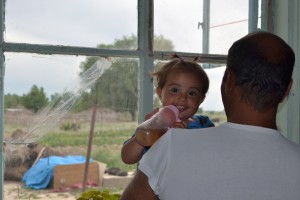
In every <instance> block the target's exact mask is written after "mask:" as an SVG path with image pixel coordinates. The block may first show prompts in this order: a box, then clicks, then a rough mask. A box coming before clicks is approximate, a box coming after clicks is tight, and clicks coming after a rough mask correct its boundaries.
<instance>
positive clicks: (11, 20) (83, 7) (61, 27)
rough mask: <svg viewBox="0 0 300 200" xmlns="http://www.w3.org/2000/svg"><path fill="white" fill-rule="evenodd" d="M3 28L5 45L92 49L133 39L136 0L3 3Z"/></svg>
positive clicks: (11, 0) (12, 1) (13, 1)
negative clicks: (21, 44)
mask: <svg viewBox="0 0 300 200" xmlns="http://www.w3.org/2000/svg"><path fill="white" fill-rule="evenodd" d="M5 28H6V33H5V40H6V41H8V42H20V43H33V44H56V45H70V46H85V47H96V46H97V45H99V44H107V43H112V42H114V40H115V39H122V38H123V37H131V36H132V35H134V36H135V37H136V34H137V1H128V2H127V1H126V3H125V2H124V1H123V0H110V1H106V0H100V1H94V0H85V1H80V0H76V1H74V0H43V1H40V0H26V1H18V0H7V1H6V13H5ZM107 48H109V47H107ZM119 48H122V46H120V47H119ZM124 48H128V47H127V46H126V47H124ZM130 48H133V49H136V46H134V47H130Z"/></svg>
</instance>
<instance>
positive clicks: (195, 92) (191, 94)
mask: <svg viewBox="0 0 300 200" xmlns="http://www.w3.org/2000/svg"><path fill="white" fill-rule="evenodd" d="M199 93H200V92H199V91H189V93H188V94H189V96H198V95H199Z"/></svg>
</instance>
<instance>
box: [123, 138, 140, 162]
mask: <svg viewBox="0 0 300 200" xmlns="http://www.w3.org/2000/svg"><path fill="white" fill-rule="evenodd" d="M144 148H145V147H144V146H142V145H140V144H139V143H138V142H137V141H136V140H135V136H133V137H132V138H130V139H129V140H128V141H127V142H126V143H124V145H123V147H122V150H121V157H122V160H123V162H124V163H126V164H134V163H137V162H138V161H139V160H140V159H141V158H142V156H143V151H144Z"/></svg>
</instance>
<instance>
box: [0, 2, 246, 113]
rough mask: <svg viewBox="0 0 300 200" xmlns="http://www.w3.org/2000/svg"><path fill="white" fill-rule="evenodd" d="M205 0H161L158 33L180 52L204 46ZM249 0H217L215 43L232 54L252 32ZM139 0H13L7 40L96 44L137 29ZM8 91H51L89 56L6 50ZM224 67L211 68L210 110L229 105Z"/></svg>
mask: <svg viewBox="0 0 300 200" xmlns="http://www.w3.org/2000/svg"><path fill="white" fill-rule="evenodd" d="M202 3H203V2H202V0H186V1H182V0H155V1H154V34H156V35H163V36H164V37H165V38H167V39H170V40H171V41H172V42H173V44H174V45H175V50H176V51H180V52H193V53H201V52H202V28H201V26H199V22H202V20H203V19H202V18H203V16H202ZM247 9H248V0H239V1H236V0H227V1H223V0H211V9H210V15H211V20H210V27H211V29H210V49H209V52H210V53H213V54H227V50H228V48H229V47H230V45H231V44H232V43H233V42H234V41H235V40H236V39H239V38H240V37H242V36H244V35H245V34H246V33H247V21H245V20H247V17H248V16H247V15H248V14H247ZM136 10H137V1H135V0H128V1H126V3H125V1H124V0H110V1H107V0H85V1H82V0H43V1H40V0H26V1H19V0H7V1H6V13H5V27H6V28H5V35H4V38H5V41H7V42H18V43H33V44H52V45H67V46H84V47H95V46H97V45H98V44H111V43H113V42H114V40H115V39H121V38H122V37H124V36H130V35H132V34H135V35H136V33H137V11H136ZM5 59H6V60H5V66H6V67H5V78H4V92H5V94H7V93H11V94H18V95H22V94H26V93H28V92H29V91H30V89H31V87H32V86H33V85H34V84H35V85H37V86H38V87H43V88H44V90H45V92H46V93H47V94H48V95H50V94H54V93H61V92H62V91H63V89H64V87H66V86H67V85H68V83H70V82H72V80H74V79H76V78H77V77H78V73H79V71H80V69H79V66H80V63H81V62H83V61H84V60H85V59H86V57H84V56H62V55H38V54H25V53H9V52H8V53H5ZM223 72H224V67H221V68H217V69H208V70H207V73H208V76H209V78H210V83H211V84H210V90H209V92H208V94H207V97H206V100H205V101H204V103H203V104H202V106H201V107H203V109H204V110H216V111H220V110H223V105H222V102H221V97H220V83H221V78H222V76H223Z"/></svg>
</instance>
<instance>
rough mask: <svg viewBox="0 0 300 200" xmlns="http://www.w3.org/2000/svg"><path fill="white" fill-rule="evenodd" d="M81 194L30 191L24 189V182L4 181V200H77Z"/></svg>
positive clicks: (75, 192) (71, 191)
mask: <svg viewBox="0 0 300 200" xmlns="http://www.w3.org/2000/svg"><path fill="white" fill-rule="evenodd" d="M80 194H81V191H80V190H70V191H66V192H57V191H54V190H30V189H26V188H25V187H24V184H23V183H22V182H18V181H4V187H3V199H4V200H25V199H26V200H29V199H30V200H34V199H43V200H48V199H55V200H76V198H78V197H79V195H80Z"/></svg>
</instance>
